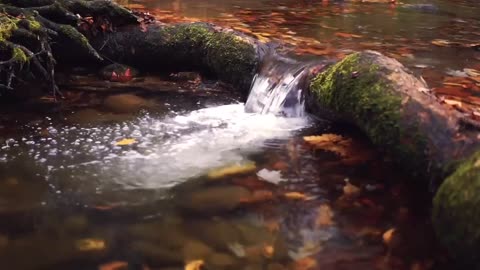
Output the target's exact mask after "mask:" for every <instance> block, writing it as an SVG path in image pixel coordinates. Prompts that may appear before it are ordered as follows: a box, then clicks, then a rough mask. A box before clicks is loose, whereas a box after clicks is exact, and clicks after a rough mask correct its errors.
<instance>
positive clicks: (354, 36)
mask: <svg viewBox="0 0 480 270" xmlns="http://www.w3.org/2000/svg"><path fill="white" fill-rule="evenodd" d="M335 36H337V37H342V38H361V37H362V36H361V35H355V34H350V33H343V32H337V33H335Z"/></svg>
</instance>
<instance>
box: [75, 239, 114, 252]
mask: <svg viewBox="0 0 480 270" xmlns="http://www.w3.org/2000/svg"><path fill="white" fill-rule="evenodd" d="M75 245H76V247H77V249H78V250H80V251H94V250H103V249H105V247H106V244H105V241H104V240H102V239H93V238H86V239H81V240H78V241H76V243H75Z"/></svg>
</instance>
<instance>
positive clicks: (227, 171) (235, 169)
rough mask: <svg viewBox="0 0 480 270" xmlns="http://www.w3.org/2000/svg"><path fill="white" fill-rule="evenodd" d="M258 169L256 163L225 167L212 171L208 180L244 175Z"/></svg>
mask: <svg viewBox="0 0 480 270" xmlns="http://www.w3.org/2000/svg"><path fill="white" fill-rule="evenodd" d="M256 168H257V166H255V163H246V164H242V165H232V166H229V167H224V168H220V169H215V170H212V171H210V172H209V173H208V178H210V179H218V178H222V177H226V176H231V175H235V174H243V173H249V172H252V171H254V170H255V169H256Z"/></svg>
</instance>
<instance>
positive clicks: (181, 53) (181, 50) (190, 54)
mask: <svg viewBox="0 0 480 270" xmlns="http://www.w3.org/2000/svg"><path fill="white" fill-rule="evenodd" d="M164 31H165V33H166V34H165V37H166V39H165V43H166V45H167V46H169V47H170V48H173V49H174V50H175V51H176V57H177V58H180V59H182V60H183V59H192V61H193V62H195V61H197V63H195V64H196V65H198V66H207V67H208V68H209V69H210V71H212V72H213V73H214V74H216V75H217V76H218V77H219V78H220V79H222V80H224V81H226V82H229V83H233V84H235V86H238V87H240V88H245V86H247V87H248V85H249V84H250V80H251V79H252V77H253V71H254V69H255V67H256V64H257V62H256V54H255V48H254V46H253V45H251V44H249V43H248V42H246V41H245V40H243V39H242V38H240V37H239V36H237V35H235V34H232V33H225V32H217V31H216V30H214V29H212V28H211V27H209V26H208V25H206V24H200V23H197V24H183V25H178V26H173V27H168V28H166V29H165V30H164Z"/></svg>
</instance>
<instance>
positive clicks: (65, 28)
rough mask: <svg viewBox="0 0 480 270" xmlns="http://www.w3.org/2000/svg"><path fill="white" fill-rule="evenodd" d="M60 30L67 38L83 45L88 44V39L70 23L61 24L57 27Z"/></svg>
mask: <svg viewBox="0 0 480 270" xmlns="http://www.w3.org/2000/svg"><path fill="white" fill-rule="evenodd" d="M59 30H60V32H61V33H62V34H63V35H65V36H66V37H67V38H68V39H70V40H72V41H74V42H76V43H79V44H82V45H83V46H85V47H86V46H88V44H89V43H88V39H87V38H86V37H85V36H84V35H82V34H81V33H80V32H78V31H77V30H76V29H75V28H74V27H72V26H70V25H61V26H60V28H59Z"/></svg>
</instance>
